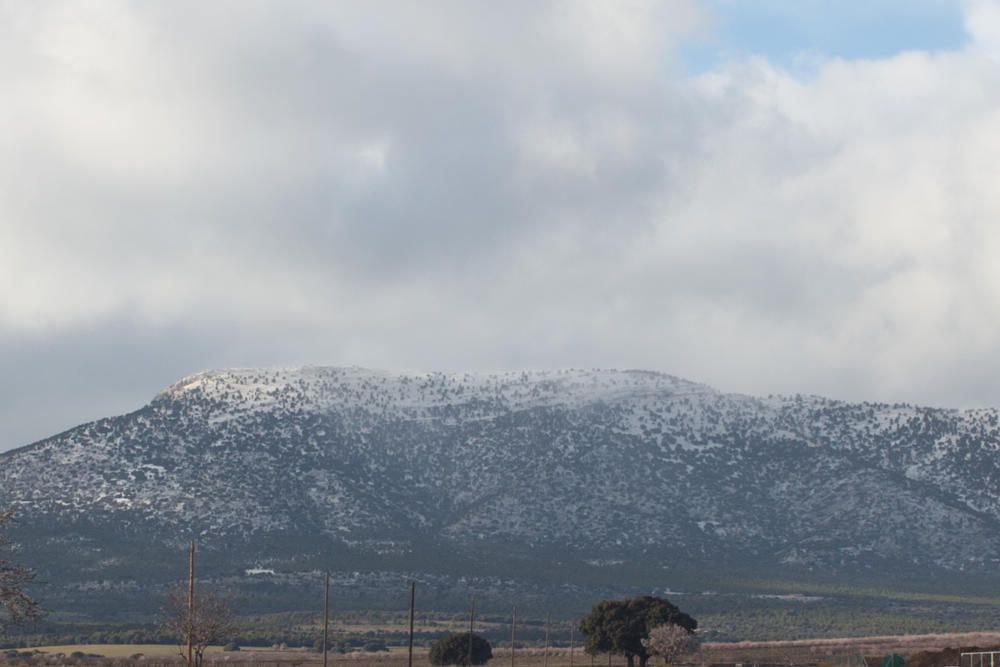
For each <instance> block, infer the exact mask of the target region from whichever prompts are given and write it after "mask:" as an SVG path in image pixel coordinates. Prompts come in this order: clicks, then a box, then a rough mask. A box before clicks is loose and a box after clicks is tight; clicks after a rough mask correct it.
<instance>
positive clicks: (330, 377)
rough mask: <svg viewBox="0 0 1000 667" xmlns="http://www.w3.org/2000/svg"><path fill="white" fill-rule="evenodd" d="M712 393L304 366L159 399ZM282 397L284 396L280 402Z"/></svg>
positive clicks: (244, 371)
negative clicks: (192, 397)
mask: <svg viewBox="0 0 1000 667" xmlns="http://www.w3.org/2000/svg"><path fill="white" fill-rule="evenodd" d="M715 393H716V392H715V390H713V389H711V388H709V387H707V386H705V385H701V384H697V383H694V382H689V381H687V380H683V379H680V378H677V377H674V376H671V375H666V374H663V373H657V372H653V371H640V370H625V371H620V370H599V369H594V370H579V369H568V370H533V371H506V372H498V373H464V372H451V373H441V372H427V373H424V372H411V371H387V370H373V369H367V368H360V367H327V366H303V367H291V368H233V369H221V370H208V371H202V372H200V373H195V374H193V375H189V376H187V377H185V378H183V379H181V380H180V381H179V382H177V383H175V384H173V385H171V386H170V387H168V388H167V389H165V390H164V391H163V392H161V393H160V394H159V395H158V396H157V398H168V399H180V398H184V397H186V396H193V395H196V394H197V395H204V396H211V397H212V398H215V399H221V400H223V401H225V402H227V403H239V404H243V405H245V406H247V407H251V406H252V407H257V408H264V407H267V406H268V405H270V404H276V403H279V402H282V401H287V400H288V398H287V397H288V395H289V394H294V395H295V396H296V399H295V400H296V402H297V403H298V404H300V405H302V406H303V407H314V408H322V407H355V408H365V407H369V406H371V405H373V404H376V403H378V404H381V405H382V407H383V408H384V407H385V405H386V403H388V404H390V405H392V406H394V407H397V408H411V409H412V408H428V407H435V406H444V405H452V404H461V403H466V402H468V401H470V400H475V399H489V400H498V401H500V402H501V403H503V404H505V405H506V406H507V407H508V408H523V407H528V406H536V405H585V404H588V403H594V402H600V401H609V400H611V401H614V400H620V399H623V398H628V397H632V396H638V395H650V394H656V395H663V394H715ZM283 397H284V398H283Z"/></svg>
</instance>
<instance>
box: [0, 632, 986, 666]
mask: <svg viewBox="0 0 1000 667" xmlns="http://www.w3.org/2000/svg"><path fill="white" fill-rule="evenodd" d="M972 646H978V647H988V646H1000V633H998V632H975V633H959V634H934V635H894V636H882V637H865V638H843V639H813V640H795V641H771V642H737V643H708V644H705V645H704V646H703V647H702V650H701V651H700V652H699V653H698V654H697V655H692V656H690V657H689V658H688V659H687V660H686V663H687V664H691V665H733V664H738V665H817V666H820V667H855V666H856V665H858V664H859V658H860V656H868V657H869V658H871V657H875V656H883V655H887V654H889V653H899V654H902V655H904V656H912V655H915V654H918V653H925V652H929V651H931V652H933V651H940V650H943V649H947V648H960V647H972ZM32 651H38V652H40V653H36V654H35V655H34V657H32V658H26V657H21V658H18V659H16V660H11V659H9V658H8V660H9V661H10V662H21V663H28V662H30V663H32V664H37V665H42V664H74V665H101V664H114V665H126V664H139V665H145V666H147V667H153V666H155V665H164V664H178V665H179V664H182V662H181V660H180V658H179V656H178V653H177V649H176V647H174V646H169V645H157V644H121V645H119V644H91V645H70V646H43V647H38V648H36V649H32ZM74 652H82V653H86V654H91V655H94V656H97V655H99V656H103V660H102V659H100V658H96V657H88V658H70V657H69V656H70V654H72V653H74ZM138 654H141V655H142V656H143V657H142V658H138V659H137V658H133V657H132V656H136V655H138ZM493 655H494V657H493V660H491V661H490V663H489V665H488V667H507V666H508V665H510V664H511V655H510V649H509V648H496V649H494V652H493ZM208 660H209V661H211V662H212V663H215V664H220V665H221V664H228V665H232V666H233V667H235V666H236V665H276V666H278V667H291V666H292V665H313V666H315V665H318V664H320V663H321V661H322V656H321V655H320V654H318V653H314V652H311V651H307V650H305V649H286V650H280V651H279V650H271V649H245V650H242V651H233V652H224V651H223V650H222V649H221V647H212V648H211V649H210V650H209V655H208ZM329 660H330V664H331V665H333V666H334V667H407V652H406V649H405V648H400V647H396V648H393V650H391V651H389V652H384V653H365V652H354V653H347V654H338V653H331V654H330V655H329ZM0 661H3V658H2V657H0ZM414 664H415V665H418V666H419V667H426V666H427V665H428V662H427V649H426V648H418V649H415V650H414ZM650 664H651V665H652V666H653V667H659V666H660V664H661V663H660V662H659V661H658V660H657V659H654V660H652V661H651V663H650ZM608 666H610V667H625V661H624V659H623V658H622V657H620V656H612V657H611V658H610V660H609V658H608V656H607V655H599V656H594V657H591V656H589V655H587V654H585V653H583V651H582V650H580V649H579V648H576V649H574V650H573V651H572V654H571V652H570V650H569V649H566V648H559V649H550V650H549V651H548V654H547V655H546V652H545V651H544V650H543V649H537V648H533V649H518V651H517V652H516V654H515V656H514V667H608Z"/></svg>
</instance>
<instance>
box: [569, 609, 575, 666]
mask: <svg viewBox="0 0 1000 667" xmlns="http://www.w3.org/2000/svg"><path fill="white" fill-rule="evenodd" d="M575 629H576V628H575V627H574V621H572V620H571V621H570V622H569V667H573V647H574V646H576V641H575V639H576V635H575V634H574V633H573V631H574V630H575Z"/></svg>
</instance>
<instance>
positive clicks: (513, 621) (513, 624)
mask: <svg viewBox="0 0 1000 667" xmlns="http://www.w3.org/2000/svg"><path fill="white" fill-rule="evenodd" d="M516 633H517V607H511V609H510V667H514V640H515V639H516Z"/></svg>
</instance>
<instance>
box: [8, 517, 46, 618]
mask: <svg viewBox="0 0 1000 667" xmlns="http://www.w3.org/2000/svg"><path fill="white" fill-rule="evenodd" d="M13 518H14V512H13V511H12V510H5V511H0V630H3V628H4V626H5V625H8V624H9V625H19V624H22V623H26V622H29V621H33V620H35V619H37V618H39V617H40V616H41V610H40V609H39V608H38V603H37V602H35V601H34V600H32V599H31V598H30V597H28V594H27V593H25V592H24V588H25V586H27V585H28V584H29V583H31V581H32V579H34V578H35V575H34V574H33V573H32V572H31V570H29V569H27V568H25V567H23V566H21V565H18V564H17V563H13V562H11V561H8V560H7V559H6V558H4V555H5V554H7V553H9V552H10V551H12V550H13V545H12V544H11V542H10V540H9V539H8V538H7V537H6V536H4V535H3V532H2V531H3V527H4V526H5V525H6V524H7V523H9V522H10V521H11V520H12V519H13Z"/></svg>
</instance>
